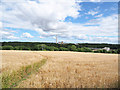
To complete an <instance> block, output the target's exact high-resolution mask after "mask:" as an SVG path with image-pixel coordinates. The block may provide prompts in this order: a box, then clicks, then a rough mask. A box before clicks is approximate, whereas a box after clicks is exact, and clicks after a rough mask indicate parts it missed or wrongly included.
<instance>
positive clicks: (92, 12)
mask: <svg viewBox="0 0 120 90" xmlns="http://www.w3.org/2000/svg"><path fill="white" fill-rule="evenodd" d="M86 14H88V15H92V16H94V15H96V14H98V12H97V11H93V10H90V11H89V12H88V13H86Z"/></svg>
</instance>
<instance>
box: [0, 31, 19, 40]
mask: <svg viewBox="0 0 120 90" xmlns="http://www.w3.org/2000/svg"><path fill="white" fill-rule="evenodd" d="M13 32H14V31H10V30H7V29H6V30H0V33H1V37H2V39H10V40H16V39H19V37H16V36H15V35H14V34H13Z"/></svg>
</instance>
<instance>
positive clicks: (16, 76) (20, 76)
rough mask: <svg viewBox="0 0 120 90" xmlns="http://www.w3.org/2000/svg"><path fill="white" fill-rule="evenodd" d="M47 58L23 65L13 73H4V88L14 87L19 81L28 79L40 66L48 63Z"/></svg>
mask: <svg viewBox="0 0 120 90" xmlns="http://www.w3.org/2000/svg"><path fill="white" fill-rule="evenodd" d="M46 61H47V60H46V59H43V60H42V61H40V62H37V63H34V64H32V65H28V66H24V67H21V68H20V69H19V70H17V71H13V72H12V73H8V72H7V73H2V75H1V77H2V88H14V87H16V86H17V85H18V84H19V82H21V81H23V80H26V79H27V78H28V76H29V75H31V74H32V73H35V72H37V71H38V70H39V68H40V67H41V66H42V65H44V64H45V63H46Z"/></svg>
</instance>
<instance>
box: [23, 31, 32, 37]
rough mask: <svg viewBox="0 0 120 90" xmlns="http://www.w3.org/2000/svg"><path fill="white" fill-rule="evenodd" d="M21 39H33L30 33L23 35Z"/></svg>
mask: <svg viewBox="0 0 120 90" xmlns="http://www.w3.org/2000/svg"><path fill="white" fill-rule="evenodd" d="M22 37H24V38H33V36H32V35H31V34H30V33H27V32H25V33H23V34H22Z"/></svg>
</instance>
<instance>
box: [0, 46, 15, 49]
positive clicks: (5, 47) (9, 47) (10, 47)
mask: <svg viewBox="0 0 120 90" xmlns="http://www.w3.org/2000/svg"><path fill="white" fill-rule="evenodd" d="M2 49H3V50H13V47H12V46H3V47H2Z"/></svg>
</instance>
